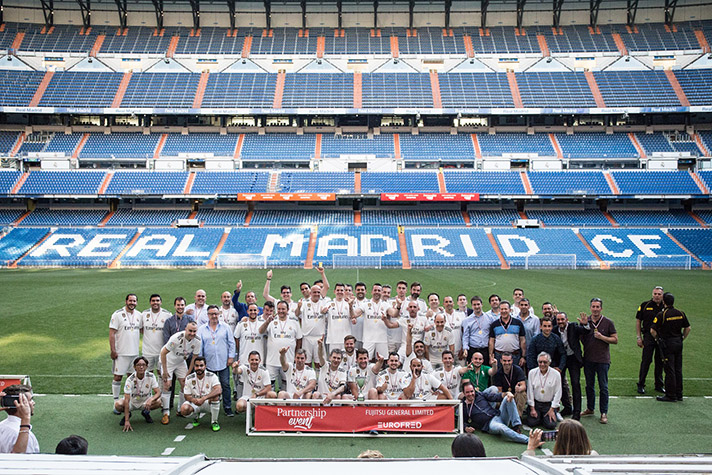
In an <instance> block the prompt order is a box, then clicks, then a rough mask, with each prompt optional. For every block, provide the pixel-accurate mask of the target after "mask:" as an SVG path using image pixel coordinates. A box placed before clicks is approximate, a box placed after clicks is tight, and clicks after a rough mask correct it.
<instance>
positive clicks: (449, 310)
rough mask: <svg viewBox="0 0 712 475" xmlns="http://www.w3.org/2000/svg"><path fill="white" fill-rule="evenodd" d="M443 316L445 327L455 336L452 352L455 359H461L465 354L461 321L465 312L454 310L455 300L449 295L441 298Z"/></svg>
mask: <svg viewBox="0 0 712 475" xmlns="http://www.w3.org/2000/svg"><path fill="white" fill-rule="evenodd" d="M443 308H444V309H445V311H444V312H443V316H444V317H445V328H449V329H450V331H451V332H452V335H453V336H454V337H455V342H454V344H455V349H454V350H453V353H454V355H455V359H456V360H458V361H459V360H462V359H464V358H465V355H464V353H463V351H462V321H463V320H464V319H465V314H464V313H462V312H460V311H459V310H455V301H454V300H453V299H452V297H450V296H449V295H447V296H445V298H444V299H443Z"/></svg>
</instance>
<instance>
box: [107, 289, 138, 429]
mask: <svg viewBox="0 0 712 475" xmlns="http://www.w3.org/2000/svg"><path fill="white" fill-rule="evenodd" d="M137 303H138V299H137V297H136V294H128V295H127V296H126V305H125V306H124V307H122V308H120V309H118V310H117V311H115V312H114V313H113V315H111V321H110V322H109V347H110V348H111V359H112V360H113V363H114V364H113V374H114V380H113V381H112V383H111V395H112V396H113V397H114V404H116V402H117V401H118V400H119V396H121V380H122V379H123V377H124V375H126V376H128V375H130V374H131V372H132V371H131V370H132V369H133V366H132V365H133V360H134V359H135V358H136V357H138V347H139V342H140V339H141V323H142V322H141V314H140V313H139V312H136V311H135V310H136V304H137ZM114 414H117V415H118V414H121V413H120V412H119V411H117V410H116V407H114Z"/></svg>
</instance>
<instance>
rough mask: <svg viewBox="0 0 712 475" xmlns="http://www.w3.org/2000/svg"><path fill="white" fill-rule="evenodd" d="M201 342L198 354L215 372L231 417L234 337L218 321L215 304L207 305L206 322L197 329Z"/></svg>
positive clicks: (217, 311)
mask: <svg viewBox="0 0 712 475" xmlns="http://www.w3.org/2000/svg"><path fill="white" fill-rule="evenodd" d="M198 336H200V340H201V342H202V347H201V349H200V356H202V357H204V358H205V362H206V366H207V368H208V371H211V372H213V373H215V374H216V375H217V377H218V379H219V380H220V386H222V398H223V407H224V409H225V415H226V416H228V417H233V416H234V415H235V413H234V412H233V411H232V401H231V400H230V395H231V394H232V392H230V368H231V367H232V363H233V361H234V359H235V339H234V338H233V336H232V332H231V331H230V326H229V325H227V324H225V323H222V322H220V309H219V308H218V307H217V306H216V305H209V306H208V323H207V324H206V325H203V326H201V327H200V328H199V329H198Z"/></svg>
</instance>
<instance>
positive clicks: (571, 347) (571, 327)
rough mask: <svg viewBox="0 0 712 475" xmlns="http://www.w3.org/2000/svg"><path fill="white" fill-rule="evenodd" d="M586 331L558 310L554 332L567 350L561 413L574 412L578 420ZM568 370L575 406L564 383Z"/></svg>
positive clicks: (573, 415)
mask: <svg viewBox="0 0 712 475" xmlns="http://www.w3.org/2000/svg"><path fill="white" fill-rule="evenodd" d="M584 331H585V330H584V329H583V328H581V326H579V325H578V324H577V323H574V322H569V317H568V316H567V315H566V312H556V327H555V328H554V332H553V333H554V334H556V335H558V336H559V337H560V338H561V341H562V342H563V344H564V349H565V351H566V366H565V367H564V368H560V370H561V380H562V396H561V400H562V401H563V404H564V410H563V411H561V415H562V416H565V415H568V414H572V416H571V417H572V418H573V419H576V420H577V421H578V420H580V419H581V368H583V353H582V352H581V334H582V333H583V332H584ZM566 370H568V372H569V377H570V378H571V396H573V408H572V407H571V398H570V397H569V390H568V387H567V386H568V385H565V384H563V382H564V381H566Z"/></svg>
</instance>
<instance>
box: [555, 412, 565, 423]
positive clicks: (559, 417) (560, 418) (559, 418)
mask: <svg viewBox="0 0 712 475" xmlns="http://www.w3.org/2000/svg"><path fill="white" fill-rule="evenodd" d="M556 420H557V421H559V422H561V421H563V420H564V416H562V415H561V413H560V412H557V413H556Z"/></svg>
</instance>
